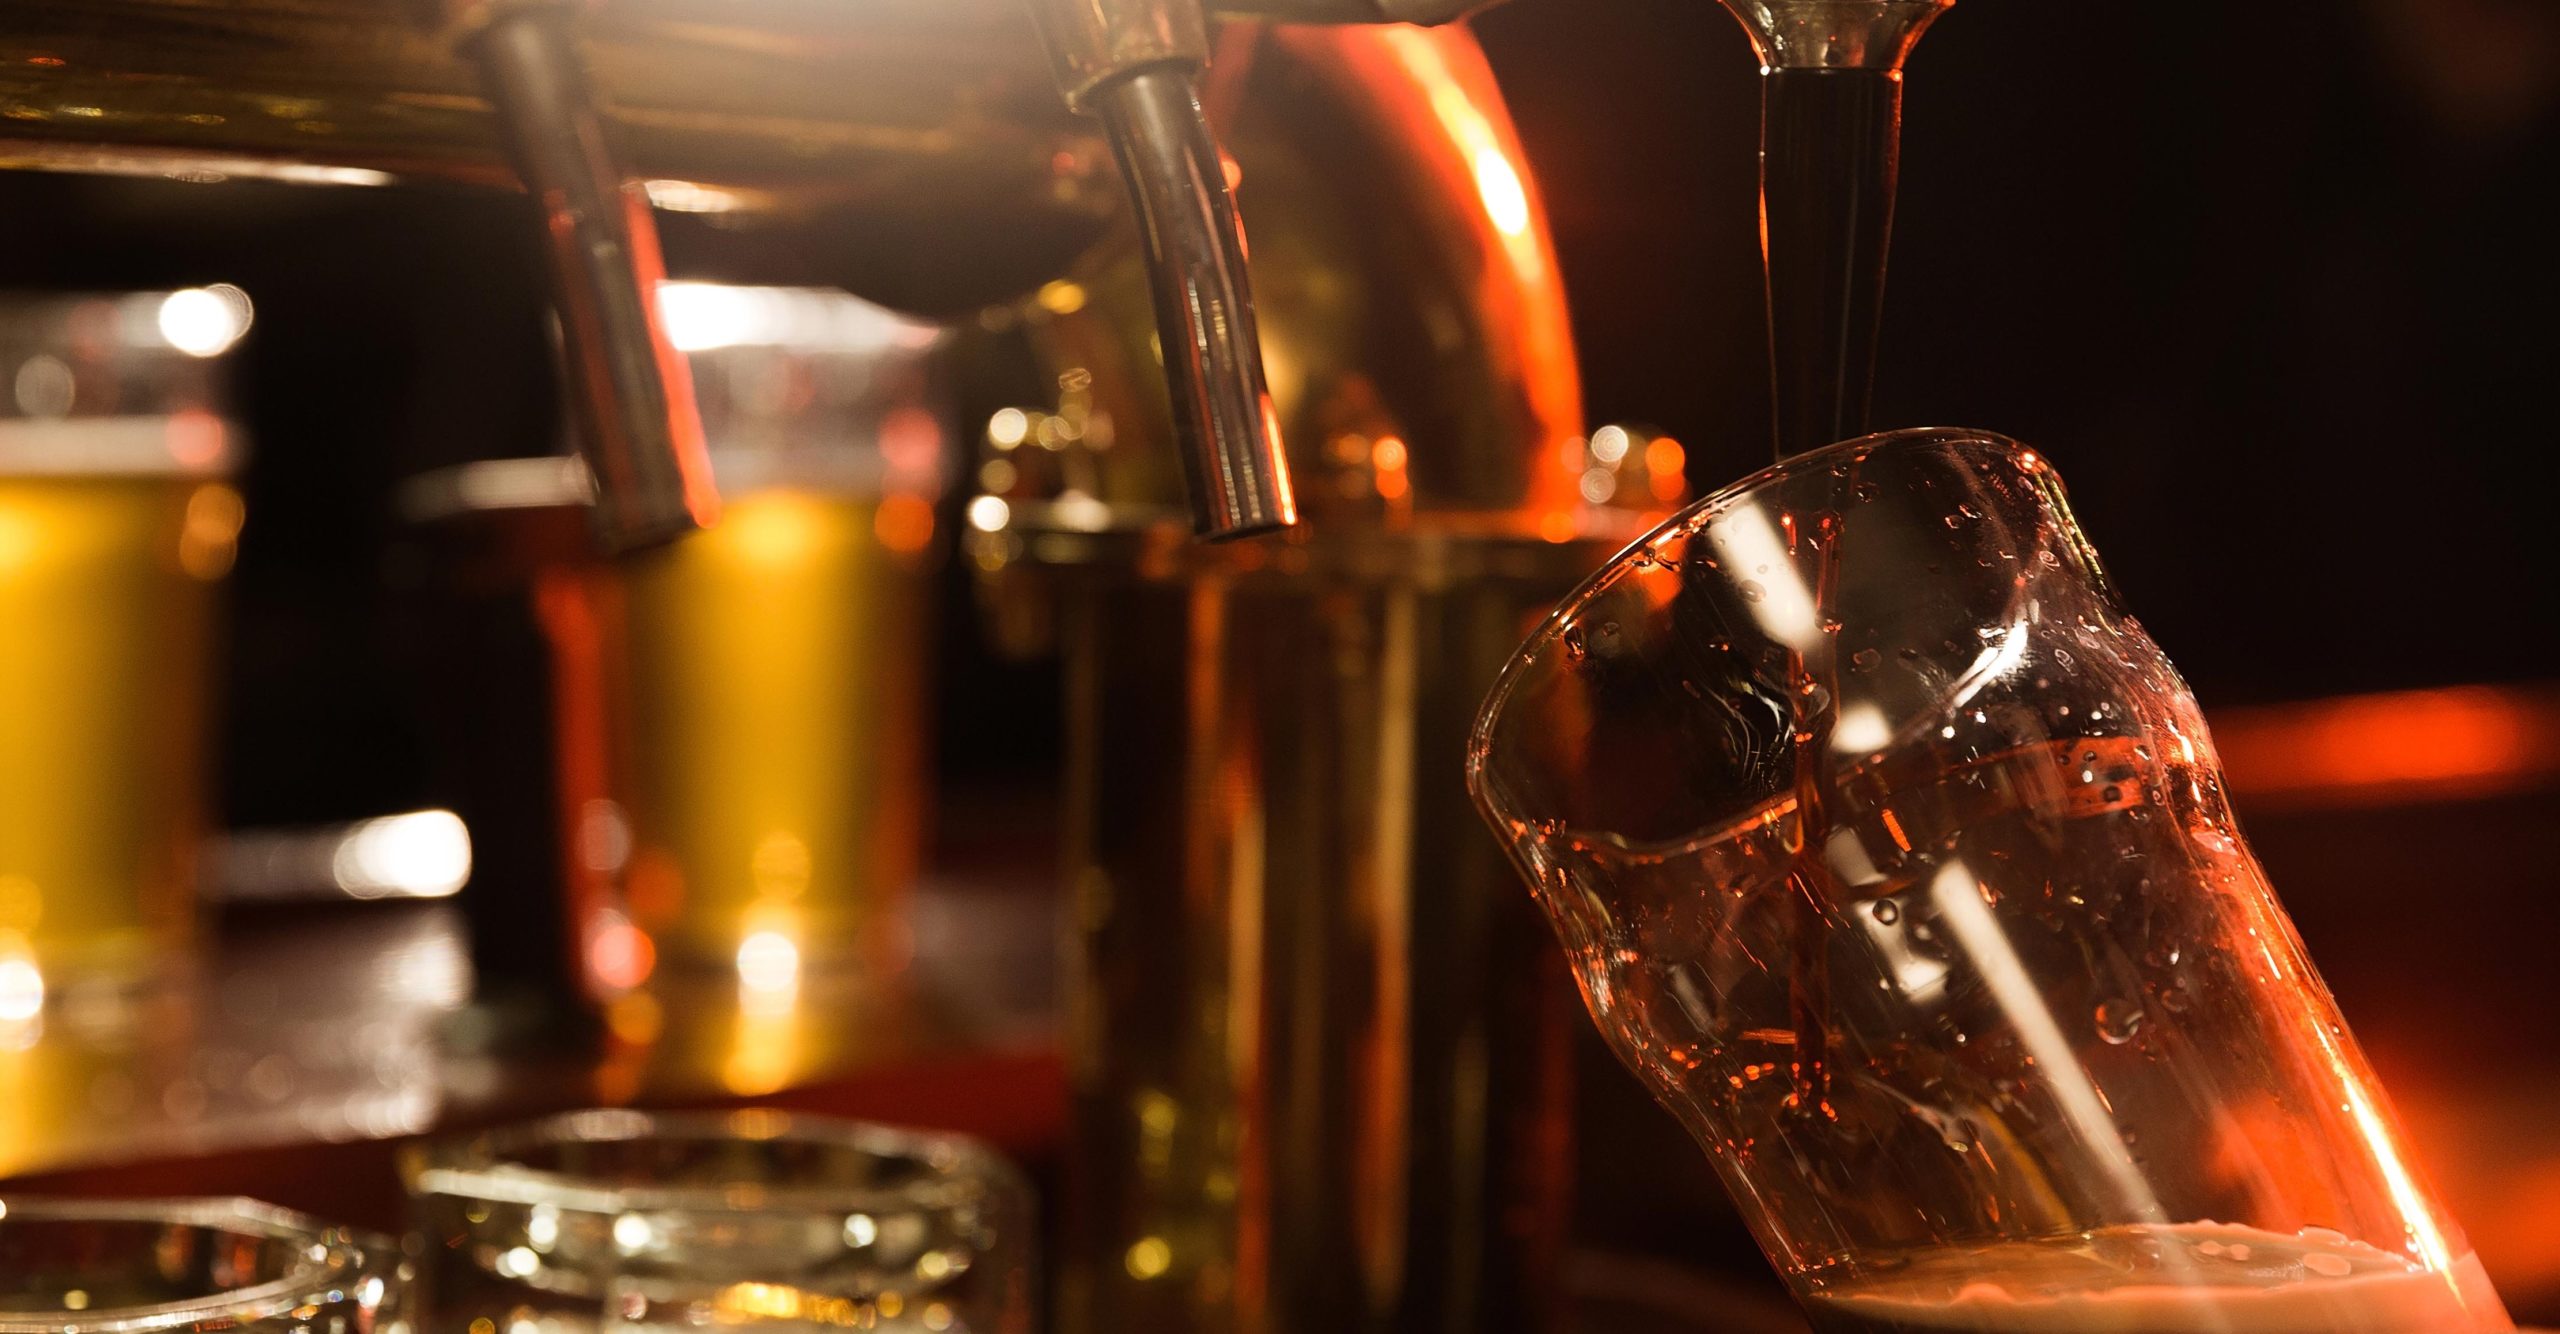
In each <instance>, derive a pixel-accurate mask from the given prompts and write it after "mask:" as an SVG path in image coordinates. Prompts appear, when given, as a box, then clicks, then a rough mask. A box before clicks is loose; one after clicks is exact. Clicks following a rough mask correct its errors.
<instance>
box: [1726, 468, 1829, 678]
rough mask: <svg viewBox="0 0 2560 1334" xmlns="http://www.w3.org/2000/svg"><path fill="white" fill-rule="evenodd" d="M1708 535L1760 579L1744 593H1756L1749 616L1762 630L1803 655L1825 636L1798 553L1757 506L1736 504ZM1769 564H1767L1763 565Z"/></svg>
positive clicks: (1737, 565)
mask: <svg viewBox="0 0 2560 1334" xmlns="http://www.w3.org/2000/svg"><path fill="white" fill-rule="evenodd" d="M1707 534H1708V536H1709V537H1711V538H1713V539H1714V540H1715V542H1716V544H1717V545H1718V546H1721V547H1723V548H1724V549H1725V551H1726V553H1727V554H1728V555H1729V556H1730V557H1731V560H1730V564H1731V565H1732V567H1733V568H1735V569H1740V570H1750V571H1753V572H1754V573H1756V574H1758V575H1759V576H1760V577H1759V578H1758V579H1757V580H1756V581H1754V583H1753V584H1746V585H1744V587H1743V589H1742V591H1743V592H1744V593H1745V594H1746V595H1750V594H1752V592H1753V590H1754V587H1755V586H1756V588H1757V596H1756V597H1753V598H1751V600H1750V602H1749V607H1750V612H1751V619H1753V620H1755V621H1758V622H1759V623H1760V629H1761V632H1762V633H1764V634H1766V635H1768V636H1769V637H1770V638H1771V639H1774V640H1776V641H1778V642H1779V643H1781V644H1784V645H1786V646H1787V647H1788V648H1791V649H1794V650H1796V651H1797V652H1799V653H1809V652H1812V651H1813V648H1814V645H1815V644H1817V643H1819V642H1820V641H1821V638H1822V625H1821V617H1820V616H1819V615H1818V614H1817V612H1816V610H1815V608H1814V605H1813V591H1812V590H1811V589H1808V588H1806V587H1805V585H1804V578H1803V576H1802V575H1801V574H1799V573H1798V572H1797V570H1796V565H1795V556H1794V553H1792V552H1790V551H1788V550H1787V543H1786V541H1785V539H1783V538H1781V537H1780V536H1779V535H1778V526H1777V525H1776V524H1774V523H1771V522H1770V521H1769V516H1768V514H1767V513H1766V512H1764V511H1763V510H1762V509H1761V508H1760V507H1759V506H1758V505H1748V504H1746V505H1741V506H1737V507H1736V508H1735V509H1734V511H1733V513H1731V514H1730V515H1727V516H1726V517H1725V518H1723V519H1722V520H1720V521H1718V522H1716V523H1714V524H1712V525H1709V527H1708V529H1707ZM1764 567H1765V568H1764Z"/></svg>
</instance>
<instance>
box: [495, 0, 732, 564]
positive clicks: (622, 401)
mask: <svg viewBox="0 0 2560 1334" xmlns="http://www.w3.org/2000/svg"><path fill="white" fill-rule="evenodd" d="M474 8H475V9H477V10H478V12H476V13H470V14H467V15H466V16H465V19H464V23H465V25H466V26H465V27H464V29H463V36H462V38H461V42H460V45H461V48H462V49H463V50H464V51H465V52H466V53H468V54H469V55H470V56H471V57H472V58H473V59H474V60H475V61H476V62H477V63H478V65H479V67H480V72H481V77H482V82H483V84H484V85H485V86H486V88H487V90H488V94H489V100H490V102H491V104H492V105H493V106H495V107H496V109H497V112H498V120H499V123H500V124H501V125H502V126H503V127H504V129H505V132H506V136H507V141H508V142H507V147H508V150H509V156H510V157H511V158H512V159H513V161H514V163H515V167H516V173H517V175H518V176H520V177H522V178H523V181H524V188H525V192H526V193H527V194H529V195H531V196H533V199H534V201H535V203H536V205H537V206H538V207H539V208H540V209H541V212H542V220H543V230H544V233H545V235H546V237H547V239H548V242H549V245H548V250H549V256H550V261H551V275H552V287H553V291H554V300H555V302H556V304H557V305H558V308H559V315H560V343H561V352H562V359H563V361H564V363H565V370H566V373H567V381H568V384H567V388H568V390H569V397H570V402H571V406H572V408H573V410H574V413H575V416H576V419H577V424H578V428H579V429H578V447H579V449H580V450H581V451H582V452H583V453H584V454H585V456H586V460H587V467H588V470H589V471H590V472H591V473H592V474H593V475H594V478H595V490H596V507H595V514H596V527H597V533H598V536H599V537H600V538H601V540H602V541H603V543H604V545H605V546H606V548H607V549H609V550H616V551H619V550H626V549H630V548H635V547H644V546H651V545H655V544H657V543H660V542H665V541H669V540H671V539H673V538H676V537H679V536H682V535H683V534H685V533H688V532H691V531H692V530H694V529H695V528H699V527H703V526H706V525H708V524H709V523H710V522H711V521H712V520H713V519H714V518H715V517H716V516H717V514H718V512H719V495H718V493H717V491H716V490H715V489H714V488H713V486H712V482H711V460H710V456H709V454H708V452H707V450H706V448H705V445H704V442H703V435H702V421H701V417H700V414H699V413H698V412H697V411H696V409H695V406H694V401H693V380H692V377H691V374H690V373H689V372H688V371H687V370H686V367H685V362H684V358H683V356H682V355H681V354H679V353H678V352H677V351H676V350H675V347H674V345H673V344H672V343H670V342H669V341H668V338H667V333H666V329H665V326H664V324H663V322H662V320H661V319H660V317H659V313H658V302H657V292H658V284H659V283H660V282H661V281H663V280H664V279H665V277H666V266H665V264H664V262H663V261H662V260H661V259H660V257H659V253H658V233H657V226H656V223H655V222H654V221H653V220H652V219H651V217H650V213H649V200H648V196H647V195H646V194H644V193H643V192H642V190H641V188H640V185H639V183H638V182H636V181H634V180H632V179H630V177H629V175H628V173H626V172H624V171H623V170H622V168H621V166H620V163H619V160H618V158H617V157H616V156H615V154H614V153H613V151H612V149H611V146H610V145H609V143H608V142H607V140H606V138H605V132H604V124H603V119H602V117H601V116H600V115H599V114H598V110H597V108H598V99H597V97H596V95H595V90H594V88H593V86H592V85H591V84H590V82H589V80H588V77H587V72H586V66H585V62H584V59H583V58H582V56H581V54H580V52H579V49H578V34H577V28H576V24H577V19H578V14H577V11H576V10H575V9H574V8H572V7H571V6H569V5H567V4H563V3H551V2H548V0H526V2H524V3H512V4H500V5H491V6H475V7H474Z"/></svg>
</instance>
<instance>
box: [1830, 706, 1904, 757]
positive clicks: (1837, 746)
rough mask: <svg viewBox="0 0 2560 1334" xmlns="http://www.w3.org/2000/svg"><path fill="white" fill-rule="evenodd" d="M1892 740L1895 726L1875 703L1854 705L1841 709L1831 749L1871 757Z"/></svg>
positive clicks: (1833, 731)
mask: <svg viewBox="0 0 2560 1334" xmlns="http://www.w3.org/2000/svg"><path fill="white" fill-rule="evenodd" d="M1892 741H1893V724H1892V722H1890V721H1889V720H1887V719H1886V718H1885V716H1884V710H1882V709H1880V708H1877V707H1876V706H1875V705H1873V704H1869V703H1865V702H1863V701H1861V702H1860V703H1856V704H1851V705H1849V706H1847V707H1845V708H1843V709H1841V710H1840V720H1839V721H1838V722H1836V723H1834V724H1832V727H1831V748H1832V749H1833V750H1837V751H1842V752H1845V753H1848V754H1852V755H1871V754H1873V753H1875V752H1876V751H1879V750H1882V749H1884V748H1885V747H1886V746H1887V745H1889V744H1891V743H1892Z"/></svg>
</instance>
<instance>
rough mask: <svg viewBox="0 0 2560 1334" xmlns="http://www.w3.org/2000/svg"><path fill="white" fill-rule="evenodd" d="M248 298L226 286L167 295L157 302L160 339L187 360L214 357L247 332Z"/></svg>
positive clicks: (248, 316) (218, 285) (237, 289)
mask: <svg viewBox="0 0 2560 1334" xmlns="http://www.w3.org/2000/svg"><path fill="white" fill-rule="evenodd" d="M249 319H250V307H249V294H248V293H246V292H243V291H241V290H240V289H239V288H237V287H233V286H231V285H230V284H229V283H220V284H216V285H215V286H212V287H190V288H187V289H186V290H184V291H180V292H171V293H170V294H169V295H168V296H166V297H164V298H162V299H161V302H160V336H161V337H162V338H164V339H167V340H168V343H169V346H171V347H174V348H176V349H178V350H179V351H181V352H184V353H186V354H187V355H188V356H191V357H211V356H218V355H220V354H221V353H222V351H223V350H224V349H226V348H228V347H230V346H231V345H232V344H233V343H236V342H238V341H240V335H242V334H244V333H247V332H249Z"/></svg>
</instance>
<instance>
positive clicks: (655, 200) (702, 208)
mask: <svg viewBox="0 0 2560 1334" xmlns="http://www.w3.org/2000/svg"><path fill="white" fill-rule="evenodd" d="M641 188H642V189H643V190H646V191H648V193H649V203H650V205H651V206H652V207H654V208H662V209H665V210H666V211H668V212H669V213H735V212H737V211H738V209H739V208H740V207H741V205H742V204H743V202H744V201H742V200H740V199H739V198H738V196H737V195H736V194H735V193H733V192H731V191H728V190H723V189H720V188H718V187H717V186H710V185H704V184H701V183H700V182H698V181H672V180H662V181H648V182H644V183H643V184H642V185H641Z"/></svg>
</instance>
